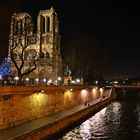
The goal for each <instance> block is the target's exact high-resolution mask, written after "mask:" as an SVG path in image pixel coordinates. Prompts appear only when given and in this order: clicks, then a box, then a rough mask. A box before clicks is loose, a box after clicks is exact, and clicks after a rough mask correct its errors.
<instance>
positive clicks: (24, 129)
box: [0, 99, 100, 140]
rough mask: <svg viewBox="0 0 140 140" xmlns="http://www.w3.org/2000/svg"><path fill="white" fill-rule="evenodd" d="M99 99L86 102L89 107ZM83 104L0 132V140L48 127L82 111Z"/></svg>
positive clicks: (9, 139) (7, 139)
mask: <svg viewBox="0 0 140 140" xmlns="http://www.w3.org/2000/svg"><path fill="white" fill-rule="evenodd" d="M99 101H100V99H96V100H94V101H91V102H88V103H89V104H90V105H93V104H96V103H97V102H99ZM85 107H87V106H85V105H84V104H82V105H79V106H76V107H74V108H71V109H67V110H63V111H60V112H57V113H53V114H50V115H47V116H45V117H41V118H38V119H36V120H32V121H30V122H27V123H24V124H21V125H19V126H15V127H12V128H9V129H6V130H1V131H0V140H13V139H15V138H17V137H19V136H22V135H23V134H27V133H29V132H32V131H33V130H36V129H39V128H41V127H43V126H46V125H49V124H51V123H54V122H55V121H58V120H59V119H62V118H64V117H65V116H69V115H71V114H73V113H76V112H78V111H80V110H82V109H84V108H85Z"/></svg>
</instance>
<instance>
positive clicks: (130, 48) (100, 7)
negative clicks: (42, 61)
mask: <svg viewBox="0 0 140 140" xmlns="http://www.w3.org/2000/svg"><path fill="white" fill-rule="evenodd" d="M51 6H53V7H54V9H55V10H56V12H57V13H58V17H59V21H60V33H61V36H62V41H61V44H62V48H65V47H66V46H65V45H64V44H65V42H67V41H68V40H69V39H71V38H73V36H74V35H75V34H76V33H80V34H85V33H86V34H89V35H90V36H93V37H96V38H97V39H98V40H99V41H100V42H102V44H103V47H104V49H105V50H106V52H108V53H106V52H105V53H106V56H107V58H108V64H107V68H106V70H105V72H104V74H105V75H106V76H131V75H138V74H140V64H139V60H140V55H139V46H140V8H139V4H138V2H136V1H126V0H122V1H113V0H107V1H105V0H100V1H99V0H83V1H82V0H36V1H35V0H14V1H13V0H3V1H0V59H1V60H2V58H3V57H5V56H6V54H7V44H8V43H7V42H8V32H9V30H10V16H11V14H12V12H13V11H18V12H22V11H26V12H28V13H29V14H30V15H31V16H33V17H34V20H36V19H35V17H36V16H37V14H38V12H39V10H40V9H48V8H50V7H51ZM34 22H36V21H34ZM62 50H63V49H62ZM102 59H104V58H102Z"/></svg>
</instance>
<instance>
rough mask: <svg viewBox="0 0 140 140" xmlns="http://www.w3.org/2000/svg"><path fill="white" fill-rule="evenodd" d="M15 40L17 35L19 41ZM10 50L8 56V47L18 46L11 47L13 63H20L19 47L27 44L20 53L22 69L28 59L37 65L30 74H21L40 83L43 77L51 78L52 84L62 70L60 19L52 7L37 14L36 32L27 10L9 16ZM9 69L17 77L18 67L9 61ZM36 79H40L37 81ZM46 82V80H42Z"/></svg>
mask: <svg viewBox="0 0 140 140" xmlns="http://www.w3.org/2000/svg"><path fill="white" fill-rule="evenodd" d="M19 36H20V42H21V43H19V44H18V43H17V42H16V39H17V38H18V42H19ZM9 38H10V39H9V53H8V56H9V58H11V53H10V51H11V48H13V47H14V46H15V45H17V46H16V47H15V49H14V57H15V60H16V62H17V63H18V64H19V65H20V64H21V59H20V56H21V53H22V48H21V44H22V47H24V45H25V46H27V47H26V49H25V50H24V52H23V59H24V62H25V65H24V67H23V70H22V71H24V70H26V69H27V67H28V65H26V64H27V63H28V62H30V61H31V60H34V59H36V60H37V61H36V63H37V68H36V69H35V70H34V71H33V72H31V73H30V74H29V75H27V76H24V79H25V78H26V79H27V77H28V78H30V79H29V80H30V82H31V83H35V82H39V83H40V84H41V83H43V79H45V78H46V79H47V80H49V79H51V80H52V82H53V83H54V82H55V81H56V80H57V78H58V77H59V76H61V71H62V59H61V54H60V34H59V22H58V18H57V13H56V12H55V11H54V9H53V8H51V9H49V10H41V11H40V12H39V14H38V16H37V31H35V32H34V28H33V22H32V17H31V16H30V15H29V14H27V13H14V14H13V15H12V19H11V32H10V37H9ZM11 68H12V71H13V73H14V76H17V70H16V69H15V66H14V64H13V63H12V61H11ZM38 80H39V81H38ZM44 82H46V81H44Z"/></svg>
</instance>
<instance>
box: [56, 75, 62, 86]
mask: <svg viewBox="0 0 140 140" xmlns="http://www.w3.org/2000/svg"><path fill="white" fill-rule="evenodd" d="M57 80H58V85H60V82H61V80H62V78H61V77H58V78H57Z"/></svg>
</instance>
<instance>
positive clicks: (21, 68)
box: [9, 30, 38, 85]
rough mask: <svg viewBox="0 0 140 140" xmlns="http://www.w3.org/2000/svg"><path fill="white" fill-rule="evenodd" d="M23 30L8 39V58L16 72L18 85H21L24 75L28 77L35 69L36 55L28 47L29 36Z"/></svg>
mask: <svg viewBox="0 0 140 140" xmlns="http://www.w3.org/2000/svg"><path fill="white" fill-rule="evenodd" d="M26 31H27V30H25V31H24V32H22V33H19V34H16V35H14V34H13V35H12V36H10V38H9V41H10V43H9V57H10V60H11V61H12V64H13V65H14V67H15V68H16V70H17V76H18V77H19V80H18V84H20V85H21V84H22V79H23V77H24V76H25V75H29V74H30V73H31V72H33V71H34V70H35V69H36V67H37V61H38V59H37V54H36V52H35V50H34V49H31V47H30V40H29V38H28V37H29V36H28V34H27V32H26Z"/></svg>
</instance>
